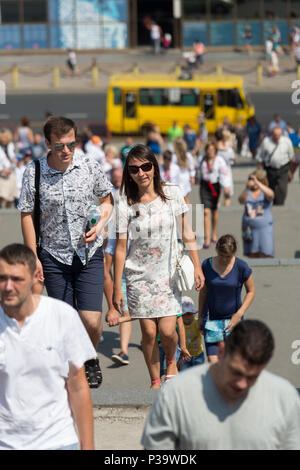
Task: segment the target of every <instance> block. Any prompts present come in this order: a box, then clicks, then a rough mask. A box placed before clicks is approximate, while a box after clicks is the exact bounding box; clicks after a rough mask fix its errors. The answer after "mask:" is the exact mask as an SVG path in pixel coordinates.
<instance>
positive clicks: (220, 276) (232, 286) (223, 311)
mask: <svg viewBox="0 0 300 470" xmlns="http://www.w3.org/2000/svg"><path fill="white" fill-rule="evenodd" d="M236 252H237V243H236V240H235V238H234V237H233V236H232V235H223V236H222V237H220V239H219V240H218V243H217V244H216V253H217V256H214V257H210V258H207V259H205V260H204V261H203V263H202V269H203V273H204V275H205V286H204V287H203V289H202V291H201V292H200V295H199V319H198V328H199V330H203V332H204V340H205V348H206V354H207V358H208V361H209V362H216V361H217V360H218V357H217V350H218V342H219V341H222V340H223V339H224V337H225V336H226V335H228V334H230V332H231V331H232V328H234V326H235V325H236V324H237V323H239V322H240V321H241V320H242V319H243V317H244V315H245V313H246V311H247V309H248V308H249V307H250V305H251V303H252V302H253V299H254V296H255V287H254V281H253V276H252V270H251V268H249V266H248V265H247V263H245V261H243V260H241V259H239V258H237V257H236ZM243 286H245V289H246V295H245V298H244V299H243V301H242V299H241V293H242V289H243Z"/></svg>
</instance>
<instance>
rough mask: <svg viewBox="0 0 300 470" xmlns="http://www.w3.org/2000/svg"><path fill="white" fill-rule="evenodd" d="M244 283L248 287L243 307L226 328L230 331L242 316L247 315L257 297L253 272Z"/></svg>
mask: <svg viewBox="0 0 300 470" xmlns="http://www.w3.org/2000/svg"><path fill="white" fill-rule="evenodd" d="M244 285H245V288H246V295H245V297H244V300H243V303H242V305H241V307H240V308H239V309H238V311H237V312H236V313H235V314H234V315H232V317H231V320H230V323H229V324H228V326H227V327H226V330H228V331H231V330H232V329H233V328H234V327H235V325H237V324H238V323H239V322H240V321H241V319H242V317H243V316H244V315H245V313H246V311H247V310H248V308H249V307H250V305H251V304H252V302H253V299H254V297H255V286H254V281H253V276H252V274H251V276H250V277H249V278H248V279H247V281H245V283H244Z"/></svg>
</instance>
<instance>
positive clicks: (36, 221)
mask: <svg viewBox="0 0 300 470" xmlns="http://www.w3.org/2000/svg"><path fill="white" fill-rule="evenodd" d="M34 164H35V176H34V187H35V198H34V212H33V224H34V230H35V236H36V247H37V249H38V248H39V247H40V177H41V165H40V162H39V160H35V161H34Z"/></svg>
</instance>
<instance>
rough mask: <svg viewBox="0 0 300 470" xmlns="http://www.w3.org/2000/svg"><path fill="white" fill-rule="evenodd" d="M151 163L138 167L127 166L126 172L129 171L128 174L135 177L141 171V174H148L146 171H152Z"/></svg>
mask: <svg viewBox="0 0 300 470" xmlns="http://www.w3.org/2000/svg"><path fill="white" fill-rule="evenodd" d="M152 166H153V165H152V163H151V162H146V163H143V164H142V165H140V166H137V165H128V170H129V173H131V174H132V175H136V174H137V173H138V172H139V170H140V169H141V170H142V171H143V172H148V171H151V170H152Z"/></svg>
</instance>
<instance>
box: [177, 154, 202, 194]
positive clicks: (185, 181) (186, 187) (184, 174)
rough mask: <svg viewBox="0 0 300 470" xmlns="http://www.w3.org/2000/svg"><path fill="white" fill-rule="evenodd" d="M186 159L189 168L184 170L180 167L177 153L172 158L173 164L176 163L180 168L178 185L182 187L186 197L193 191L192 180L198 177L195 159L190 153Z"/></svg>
mask: <svg viewBox="0 0 300 470" xmlns="http://www.w3.org/2000/svg"><path fill="white" fill-rule="evenodd" d="M186 159H187V167H186V168H184V167H181V166H179V165H178V160H177V156H176V153H174V154H173V156H172V162H173V163H176V164H177V165H178V166H179V175H178V178H177V181H178V183H177V184H178V186H179V187H180V189H181V191H182V194H183V196H184V197H185V196H187V195H188V194H189V193H190V192H191V191H192V185H191V178H193V177H195V175H196V171H195V163H194V158H193V156H192V155H191V154H190V153H189V152H187V154H186Z"/></svg>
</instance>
